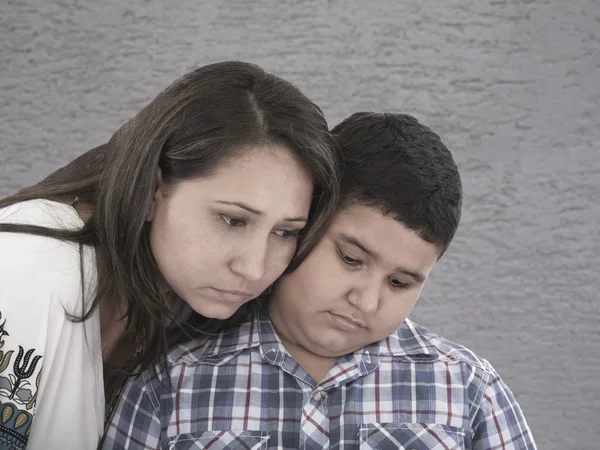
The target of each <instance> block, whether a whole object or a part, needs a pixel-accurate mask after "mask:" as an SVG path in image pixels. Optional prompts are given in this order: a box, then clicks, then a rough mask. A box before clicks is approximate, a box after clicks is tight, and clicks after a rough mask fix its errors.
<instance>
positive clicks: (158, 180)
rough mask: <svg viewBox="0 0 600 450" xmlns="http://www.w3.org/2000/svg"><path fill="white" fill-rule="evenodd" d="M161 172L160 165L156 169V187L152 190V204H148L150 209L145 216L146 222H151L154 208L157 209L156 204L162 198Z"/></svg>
mask: <svg viewBox="0 0 600 450" xmlns="http://www.w3.org/2000/svg"><path fill="white" fill-rule="evenodd" d="M162 184H163V181H162V172H161V170H160V167H159V168H158V169H157V170H156V189H155V190H154V198H153V199H152V204H151V205H150V211H148V215H147V216H146V221H147V222H152V220H153V219H154V216H155V215H156V210H157V209H158V205H159V204H160V202H161V201H162V199H163V196H162Z"/></svg>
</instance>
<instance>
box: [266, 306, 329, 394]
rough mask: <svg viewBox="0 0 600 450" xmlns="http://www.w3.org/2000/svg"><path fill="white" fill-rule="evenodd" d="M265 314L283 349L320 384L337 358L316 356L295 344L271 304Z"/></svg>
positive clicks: (283, 321)
mask: <svg viewBox="0 0 600 450" xmlns="http://www.w3.org/2000/svg"><path fill="white" fill-rule="evenodd" d="M267 312H268V315H269V318H270V319H271V323H272V324H273V328H274V329H275V332H276V333H277V336H278V337H279V340H280V341H281V343H282V345H283V347H284V348H285V349H286V350H287V352H288V353H289V354H290V355H291V356H292V358H294V359H295V360H296V362H297V363H298V364H300V366H302V368H303V369H304V370H306V372H307V373H308V374H309V375H310V376H311V377H312V379H313V380H315V381H316V382H317V383H320V382H321V380H322V379H323V378H324V377H325V375H327V372H329V371H330V370H331V369H332V368H333V366H334V365H335V363H336V361H337V360H338V357H326V356H321V355H317V354H315V353H313V352H311V351H310V350H307V349H306V348H305V347H303V346H302V345H300V344H299V343H298V342H296V341H295V340H294V338H293V336H291V335H290V333H288V332H287V327H286V325H285V320H283V318H282V317H279V314H278V311H277V310H276V309H275V308H272V307H271V302H269V305H268V306H267Z"/></svg>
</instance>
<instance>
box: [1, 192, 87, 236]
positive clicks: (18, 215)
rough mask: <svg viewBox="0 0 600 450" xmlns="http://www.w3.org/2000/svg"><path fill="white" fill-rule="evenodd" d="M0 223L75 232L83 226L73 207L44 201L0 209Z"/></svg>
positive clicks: (22, 203)
mask: <svg viewBox="0 0 600 450" xmlns="http://www.w3.org/2000/svg"><path fill="white" fill-rule="evenodd" d="M0 223H12V224H19V225H38V226H42V227H48V228H57V229H69V230H71V229H72V230H75V229H78V228H81V227H82V226H83V222H82V220H81V219H80V218H79V215H78V214H77V212H76V211H75V209H74V208H73V207H71V206H70V205H67V204H64V203H59V202H55V201H51V200H45V199H34V200H27V201H25V202H19V203H15V204H13V205H10V206H6V207H4V208H0Z"/></svg>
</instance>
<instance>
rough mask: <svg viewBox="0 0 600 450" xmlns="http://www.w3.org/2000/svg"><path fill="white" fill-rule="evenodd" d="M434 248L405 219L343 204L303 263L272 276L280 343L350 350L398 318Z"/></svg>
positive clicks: (328, 353)
mask: <svg viewBox="0 0 600 450" xmlns="http://www.w3.org/2000/svg"><path fill="white" fill-rule="evenodd" d="M438 256H439V252H438V249H437V247H436V246H435V245H433V244H430V243H429V242H426V241H424V240H423V239H421V238H420V237H419V236H418V235H417V234H416V233H415V232H414V231H411V230H409V229H408V228H406V227H405V226H404V224H402V223H400V222H398V221H396V220H394V219H392V218H389V217H386V216H384V215H382V214H381V213H379V212H378V211H377V210H376V209H374V208H370V207H367V206H363V205H349V206H347V207H345V208H344V209H341V210H340V211H338V213H337V214H336V216H335V218H334V220H333V222H332V224H331V225H330V226H329V229H328V230H327V232H326V234H325V236H324V237H323V238H322V239H321V240H320V242H319V243H318V244H317V245H316V246H315V248H314V249H313V250H312V251H311V253H310V254H309V255H308V257H307V258H306V259H305V260H304V261H303V263H302V264H301V265H300V266H299V267H298V268H297V269H296V270H295V271H294V272H292V273H291V274H289V275H285V276H283V277H281V278H280V279H279V280H278V281H277V283H276V284H275V286H274V288H273V292H272V296H271V302H270V304H269V315H270V317H271V319H272V321H273V324H274V325H275V328H276V329H277V331H278V333H279V335H280V338H281V340H282V342H283V343H284V345H286V347H287V346H291V347H299V348H302V349H303V350H306V351H308V352H309V353H311V354H315V355H318V356H322V357H329V358H332V357H339V356H342V355H345V354H348V353H352V352H354V351H355V350H358V349H359V348H362V347H365V346H366V345H369V344H371V343H373V342H377V341H379V340H381V339H384V338H386V337H387V336H389V335H390V334H391V333H393V332H394V330H396V328H398V327H399V326H400V325H401V324H402V322H403V321H404V319H406V317H407V316H408V313H409V312H410V311H411V309H412V308H413V306H414V305H415V303H416V301H417V299H418V297H419V294H420V293H421V290H422V289H423V286H424V281H425V279H426V278H427V277H428V276H429V273H430V272H431V269H432V268H433V266H434V264H435V262H436V261H437V259H438Z"/></svg>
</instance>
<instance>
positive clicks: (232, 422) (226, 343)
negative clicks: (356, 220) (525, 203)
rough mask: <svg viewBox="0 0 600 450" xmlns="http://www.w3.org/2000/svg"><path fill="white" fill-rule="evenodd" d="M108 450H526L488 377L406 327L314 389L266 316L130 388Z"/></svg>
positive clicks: (475, 360) (174, 356) (509, 399)
mask: <svg viewBox="0 0 600 450" xmlns="http://www.w3.org/2000/svg"><path fill="white" fill-rule="evenodd" d="M103 448H105V449H110V448H114V449H152V450H156V449H161V448H162V449H175V450H183V449H186V450H188V449H213V450H226V449H234V448H235V449H294V450H297V449H319V450H321V449H324V448H328V449H407V450H408V449H415V450H417V449H418V450H450V449H489V450H491V449H520V450H534V449H535V448H536V447H535V444H534V442H533V437H532V435H531V432H530V430H529V428H528V426H527V423H526V421H525V419H524V417H523V414H522V412H521V409H520V408H519V405H518V404H517V403H516V401H515V399H514V397H513V395H512V393H511V391H510V390H509V389H508V387H507V386H506V385H505V384H504V383H503V381H502V380H501V379H500V377H499V376H498V374H497V373H496V371H495V370H494V368H493V367H492V366H491V365H490V364H489V363H488V362H487V361H485V360H483V359H481V358H479V357H477V356H476V355H474V354H473V353H472V352H470V351H469V350H467V349H465V348H464V347H461V346H459V345H456V344H454V343H452V342H449V341H447V340H445V339H443V338H441V337H439V336H437V335H435V334H433V333H431V332H429V331H427V330H426V329H424V328H422V327H420V326H418V325H416V324H415V323H414V322H412V321H410V320H406V321H405V323H404V324H403V325H402V326H401V327H400V328H399V329H398V330H397V332H396V333H395V334H393V335H392V336H390V337H388V338H387V339H385V340H383V341H381V342H377V343H375V344H372V345H369V346H368V347H365V348H363V349H361V350H358V351H356V352H355V353H354V354H351V355H347V356H345V357H342V358H340V359H339V360H338V361H337V363H336V365H335V366H334V367H333V368H332V369H331V370H330V371H329V373H328V374H327V375H326V376H325V378H324V379H323V380H321V381H320V382H319V383H316V382H315V381H314V380H313V379H312V378H311V377H310V376H309V375H308V374H307V373H306V371H305V370H304V369H303V368H302V367H300V366H299V365H298V363H297V362H296V361H295V360H294V359H293V358H292V357H291V356H290V355H289V354H288V353H287V352H286V350H285V349H284V348H283V346H282V344H281V342H280V340H279V339H278V337H277V334H276V333H275V331H274V329H273V326H272V324H271V322H270V320H269V319H268V317H267V315H266V314H265V313H264V311H257V312H255V314H254V317H253V318H252V320H250V321H248V322H247V323H245V324H244V325H242V326H241V327H240V328H239V329H236V330H235V331H233V332H230V333H227V334H222V335H218V336H215V337H210V338H208V339H206V340H204V341H202V342H198V341H195V342H190V343H188V344H185V345H183V346H180V347H177V348H176V349H174V350H173V351H172V352H171V353H170V354H169V358H168V362H167V365H166V367H165V366H161V367H158V368H157V370H156V371H154V370H149V371H147V372H145V373H143V374H142V375H141V376H139V377H138V378H136V379H134V380H132V381H131V382H130V383H129V384H128V385H127V387H126V389H125V391H124V393H123V396H122V398H121V400H120V403H119V405H118V408H117V412H116V414H115V416H114V417H113V419H112V421H111V422H110V424H109V425H108V428H107V436H106V440H105V443H104V447H103Z"/></svg>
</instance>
